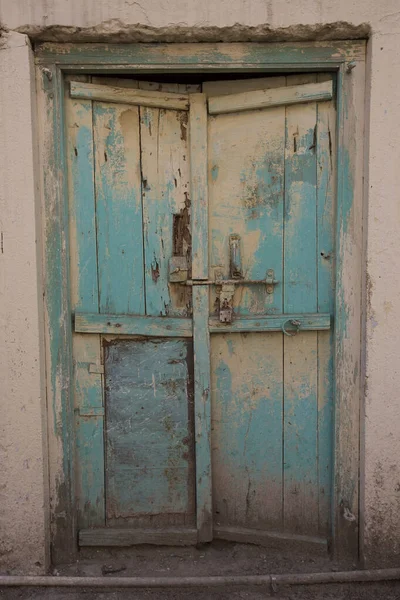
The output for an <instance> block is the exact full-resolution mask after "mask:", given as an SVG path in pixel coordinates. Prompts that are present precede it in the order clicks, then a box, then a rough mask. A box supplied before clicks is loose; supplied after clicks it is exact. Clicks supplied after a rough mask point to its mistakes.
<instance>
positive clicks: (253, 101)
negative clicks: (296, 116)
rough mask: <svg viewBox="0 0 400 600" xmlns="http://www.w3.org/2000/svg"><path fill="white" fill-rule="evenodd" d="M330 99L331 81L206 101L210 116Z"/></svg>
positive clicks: (218, 97) (230, 95)
mask: <svg viewBox="0 0 400 600" xmlns="http://www.w3.org/2000/svg"><path fill="white" fill-rule="evenodd" d="M331 99H332V81H323V82H320V83H305V84H302V85H291V86H288V87H280V88H276V89H270V90H257V91H254V92H242V93H241V94H228V95H226V96H215V97H214V98H209V100H208V112H209V113H210V115H218V114H227V113H233V112H243V111H245V110H255V109H258V108H272V107H273V106H287V105H289V104H300V103H304V102H318V101H322V100H331Z"/></svg>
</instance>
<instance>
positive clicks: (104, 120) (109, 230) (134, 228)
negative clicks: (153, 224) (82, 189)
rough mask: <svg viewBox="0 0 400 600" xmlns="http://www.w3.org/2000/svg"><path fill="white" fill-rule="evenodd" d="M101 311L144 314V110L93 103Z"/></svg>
mask: <svg viewBox="0 0 400 600" xmlns="http://www.w3.org/2000/svg"><path fill="white" fill-rule="evenodd" d="M93 126H94V147H95V184H96V218H97V252H98V273H99V298H100V312H102V313H128V314H129V313H130V314H139V315H141V314H144V311H145V304H144V285H143V228H142V202H141V185H140V145H139V111H138V108H137V107H135V106H124V105H119V104H106V103H99V102H94V103H93Z"/></svg>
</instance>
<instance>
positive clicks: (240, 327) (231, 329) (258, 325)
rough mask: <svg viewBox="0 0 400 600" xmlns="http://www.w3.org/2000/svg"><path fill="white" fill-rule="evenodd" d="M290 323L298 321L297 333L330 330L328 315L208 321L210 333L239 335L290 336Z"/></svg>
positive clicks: (294, 315)
mask: <svg viewBox="0 0 400 600" xmlns="http://www.w3.org/2000/svg"><path fill="white" fill-rule="evenodd" d="M291 321H298V322H299V323H300V325H299V331H318V330H324V329H330V326H331V316H330V314H329V313H313V314H287V315H259V316H257V317H236V318H235V319H234V320H233V322H232V323H229V324H226V323H221V322H220V321H219V319H218V318H217V317H212V318H211V319H209V327H210V333H235V332H237V333H239V332H253V333H257V332H262V331H283V328H285V330H286V331H287V333H289V334H292V333H294V332H295V330H296V327H295V326H293V324H292V323H291Z"/></svg>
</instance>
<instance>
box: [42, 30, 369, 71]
mask: <svg viewBox="0 0 400 600" xmlns="http://www.w3.org/2000/svg"><path fill="white" fill-rule="evenodd" d="M189 33H191V31H189ZM366 35H367V32H366ZM365 45H366V40H356V41H354V40H352V41H343V40H340V41H324V42H294V43H291V44H288V43H287V42H286V43H272V44H266V43H264V42H262V43H254V42H251V43H201V44H196V43H183V44H160V43H156V44H154V43H153V44H121V43H117V44H110V43H108V44H94V43H86V44H81V43H80V44H64V43H63V44H59V43H48V42H47V43H44V44H41V45H39V46H38V50H37V59H36V60H37V62H38V63H39V64H41V63H45V62H52V63H56V64H63V65H71V66H72V67H74V68H75V70H76V66H75V65H90V68H91V70H92V71H93V67H95V68H96V69H98V70H100V71H103V72H104V68H105V67H110V68H112V67H113V66H115V67H116V69H118V73H120V72H121V66H125V68H126V69H127V70H128V72H132V69H133V68H134V69H140V68H143V67H145V68H147V69H154V70H156V71H158V72H159V70H160V68H162V69H171V70H172V69H176V68H179V70H180V71H184V70H185V69H187V70H188V71H190V72H193V70H196V69H199V68H200V67H201V68H203V69H204V68H207V69H209V70H216V71H217V72H218V71H221V67H223V68H227V69H232V68H235V70H237V71H239V72H240V71H241V72H245V71H247V70H248V69H249V68H251V69H252V70H253V71H254V69H255V67H258V68H259V69H260V70H261V71H264V72H265V69H266V68H270V69H272V70H275V71H282V68H283V67H284V68H285V67H286V68H288V69H289V68H290V69H292V70H299V69H304V68H305V69H307V68H308V69H310V67H315V66H318V67H320V68H321V67H328V68H332V66H336V65H339V66H340V64H341V63H342V62H345V61H350V60H354V59H357V60H360V61H365Z"/></svg>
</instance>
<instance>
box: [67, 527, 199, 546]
mask: <svg viewBox="0 0 400 600" xmlns="http://www.w3.org/2000/svg"><path fill="white" fill-rule="evenodd" d="M196 543H197V530H196V529H160V530H159V531H157V529H127V528H124V529H119V528H116V527H107V528H106V527H104V528H102V529H100V528H99V529H81V530H80V532H79V545H80V546H119V547H127V546H137V545H138V544H153V545H156V546H192V545H194V544H196Z"/></svg>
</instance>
